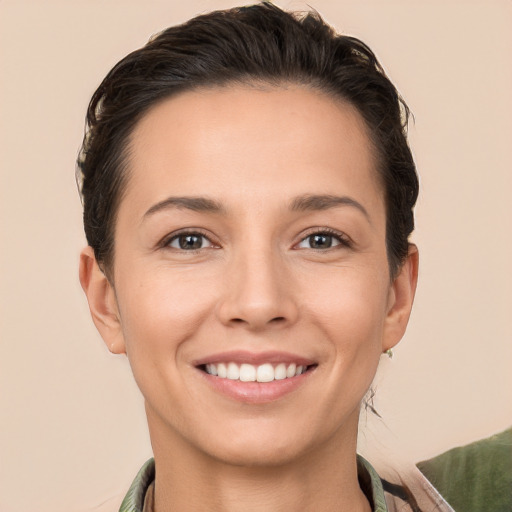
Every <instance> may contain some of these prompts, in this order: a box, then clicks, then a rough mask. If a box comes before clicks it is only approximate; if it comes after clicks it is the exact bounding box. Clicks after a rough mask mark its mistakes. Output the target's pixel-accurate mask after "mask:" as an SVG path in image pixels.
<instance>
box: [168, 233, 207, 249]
mask: <svg viewBox="0 0 512 512" xmlns="http://www.w3.org/2000/svg"><path fill="white" fill-rule="evenodd" d="M168 245H169V247H172V248H173V249H181V250H183V251H196V250H198V249H203V248H205V247H210V246H211V242H210V241H209V240H208V239H207V238H206V237H205V236H203V235H201V234H199V233H182V234H180V235H177V236H175V237H174V238H172V239H171V240H170V242H169V244H168Z"/></svg>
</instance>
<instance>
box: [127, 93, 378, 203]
mask: <svg viewBox="0 0 512 512" xmlns="http://www.w3.org/2000/svg"><path fill="white" fill-rule="evenodd" d="M129 170H130V179H129V182H128V187H127V194H128V195H130V196H132V197H131V198H130V200H129V203H130V207H140V208H143V207H145V206H147V204H142V203H144V202H146V203H147V202H148V201H158V200H162V199H164V198H165V196H168V195H170V194H172V195H190V194H194V195H197V194H201V195H208V196H210V195H211V196H215V197H216V198H218V199H220V200H221V201H227V202H228V203H229V202H230V201H231V202H233V204H234V203H236V202H237V201H238V202H243V201H247V199H248V198H249V199H250V200H251V201H260V202H261V201H265V202H266V203H267V204H270V203H271V200H272V198H275V199H276V200H278V199H282V200H285V199H286V196H287V195H289V196H290V197H291V196H293V195H300V194H304V193H331V192H332V190H333V187H334V188H336V187H337V186H338V187H341V188H344V189H351V191H352V193H357V194H363V195H366V196H367V197H366V200H367V201H370V202H373V203H382V201H383V198H382V195H383V194H382V191H381V187H380V184H379V178H378V174H377V172H376V165H375V158H374V152H373V146H372V144H371V142H370V138H369V137H368V135H367V127H366V125H365V123H364V121H363V119H362V117H361V116H360V114H359V112H358V111H357V110H356V109H355V108H354V107H352V106H351V105H350V104H348V103H346V102H342V101H340V100H335V99H333V98H332V97H330V96H328V95H326V94H324V93H322V92H319V91H317V90H313V89H311V88H306V87H300V86H291V85H290V86H286V87H285V86H283V87H267V88H256V87H250V86H230V87H223V88H209V89H198V90H194V91H188V92H185V93H180V94H179V95H176V96H174V97H171V98H169V99H166V100H164V101H162V102H161V103H159V104H158V105H156V106H155V107H153V108H152V109H151V110H150V111H149V112H148V113H147V114H146V115H145V116H144V117H143V118H142V119H141V121H140V122H139V123H138V124H137V126H136V128H135V130H134V132H133V134H132V137H131V141H130V158H129ZM349 191H350V190H349ZM339 192H340V193H345V192H346V191H345V190H339ZM158 196H160V197H158ZM370 196H371V197H370ZM125 197H126V195H125ZM124 202H125V201H123V203H124ZM139 203H141V204H139Z"/></svg>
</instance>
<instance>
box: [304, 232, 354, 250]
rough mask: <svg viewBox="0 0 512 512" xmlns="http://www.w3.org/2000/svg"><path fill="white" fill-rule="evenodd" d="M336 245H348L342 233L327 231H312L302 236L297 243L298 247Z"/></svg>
mask: <svg viewBox="0 0 512 512" xmlns="http://www.w3.org/2000/svg"><path fill="white" fill-rule="evenodd" d="M338 245H345V246H348V243H347V242H346V241H345V240H344V239H343V238H342V235H341V234H340V235H338V234H333V233H329V232H327V233H326V232H321V231H320V232H318V233H313V234H311V235H309V236H307V237H306V238H303V239H302V240H301V242H300V243H299V244H298V246H297V247H298V248H300V249H316V250H322V249H330V248H331V247H336V246H338Z"/></svg>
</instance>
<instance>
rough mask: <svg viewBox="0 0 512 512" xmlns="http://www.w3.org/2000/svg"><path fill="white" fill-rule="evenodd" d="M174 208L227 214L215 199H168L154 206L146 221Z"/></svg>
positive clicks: (147, 214) (145, 215) (146, 215)
mask: <svg viewBox="0 0 512 512" xmlns="http://www.w3.org/2000/svg"><path fill="white" fill-rule="evenodd" d="M173 208H178V209H185V210H193V211H195V212H208V213H226V210H225V208H224V207H223V206H222V205H221V204H220V203H219V202H218V201H214V200H213V199H208V198H207V197H189V196H187V197H168V198H167V199H164V200H163V201H160V202H159V203H156V204H154V205H153V206H152V207H151V208H150V209H149V210H148V211H147V212H146V213H145V214H144V217H143V218H144V219H146V218H147V217H150V216H151V215H154V214H155V213H157V212H161V211H164V210H170V209H173Z"/></svg>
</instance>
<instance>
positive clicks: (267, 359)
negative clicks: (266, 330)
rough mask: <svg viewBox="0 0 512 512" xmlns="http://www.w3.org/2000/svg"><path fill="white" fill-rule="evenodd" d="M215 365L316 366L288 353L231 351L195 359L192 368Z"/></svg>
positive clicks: (309, 361) (303, 358) (308, 360)
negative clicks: (266, 364)
mask: <svg viewBox="0 0 512 512" xmlns="http://www.w3.org/2000/svg"><path fill="white" fill-rule="evenodd" d="M216 363H237V364H243V363H247V364H252V365H255V366H257V365H260V364H264V363H270V364H280V363H284V364H292V363H295V364H297V365H302V366H310V365H313V364H316V362H315V361H313V360H312V359H308V358H306V357H302V356H299V355H295V354H292V353H290V352H281V351H267V352H249V351H247V350H232V351H228V352H219V353H216V354H212V355H208V356H205V357H202V358H200V359H197V360H196V361H194V362H193V365H194V366H201V365H205V364H216Z"/></svg>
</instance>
